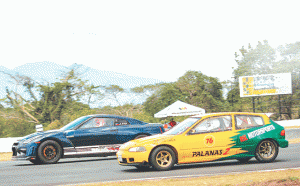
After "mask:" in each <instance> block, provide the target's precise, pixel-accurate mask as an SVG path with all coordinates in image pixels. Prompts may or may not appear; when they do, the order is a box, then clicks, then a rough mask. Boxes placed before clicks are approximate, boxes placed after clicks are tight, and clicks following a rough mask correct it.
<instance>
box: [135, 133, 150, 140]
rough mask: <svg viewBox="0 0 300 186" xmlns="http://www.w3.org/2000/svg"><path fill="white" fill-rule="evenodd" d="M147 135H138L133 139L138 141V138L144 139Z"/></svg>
mask: <svg viewBox="0 0 300 186" xmlns="http://www.w3.org/2000/svg"><path fill="white" fill-rule="evenodd" d="M147 136H148V135H146V134H140V135H137V136H136V137H135V138H134V139H140V138H144V137H147Z"/></svg>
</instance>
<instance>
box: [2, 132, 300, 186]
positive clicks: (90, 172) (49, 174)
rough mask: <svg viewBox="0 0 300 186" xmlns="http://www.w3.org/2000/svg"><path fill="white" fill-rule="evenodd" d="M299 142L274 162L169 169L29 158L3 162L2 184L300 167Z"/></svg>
mask: <svg viewBox="0 0 300 186" xmlns="http://www.w3.org/2000/svg"><path fill="white" fill-rule="evenodd" d="M286 133H287V139H293V138H295V137H296V138H299V136H300V129H287V130H286ZM299 154H300V144H291V145H290V146H289V147H288V148H285V149H280V150H279V155H278V157H277V159H276V160H275V162H273V163H258V162H257V161H256V160H255V158H252V159H251V160H250V161H249V163H239V162H238V161H236V160H230V161H221V162H209V163H199V164H194V165H180V166H176V167H174V168H173V169H172V170H170V171H164V172H159V171H154V170H148V171H142V172H139V171H138V170H137V169H135V167H123V166H119V165H118V162H117V160H116V159H115V157H105V158H76V159H62V160H60V161H59V162H58V163H57V164H52V165H33V164H31V163H30V162H27V161H17V162H15V161H7V162H0V185H67V184H79V183H93V182H105V181H118V180H129V179H144V178H159V177H182V176H209V175H215V174H229V173H233V172H247V171H259V170H271V169H283V168H299V167H300V156H299Z"/></svg>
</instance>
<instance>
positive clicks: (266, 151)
mask: <svg viewBox="0 0 300 186" xmlns="http://www.w3.org/2000/svg"><path fill="white" fill-rule="evenodd" d="M259 154H260V155H261V156H262V157H264V158H268V159H270V158H272V157H273V156H274V154H275V145H274V143H272V142H270V141H265V142H263V143H262V144H261V145H260V147H259Z"/></svg>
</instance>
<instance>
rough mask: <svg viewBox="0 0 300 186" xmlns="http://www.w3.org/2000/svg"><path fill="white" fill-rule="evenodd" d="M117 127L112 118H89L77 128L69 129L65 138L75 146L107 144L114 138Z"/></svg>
mask: <svg viewBox="0 0 300 186" xmlns="http://www.w3.org/2000/svg"><path fill="white" fill-rule="evenodd" d="M116 134H117V129H116V127H114V119H113V118H99V117H95V118H91V119H90V120H89V121H87V122H86V123H84V124H83V125H82V126H81V127H79V128H78V129H77V130H74V131H70V132H68V134H67V138H68V139H69V140H70V141H71V142H72V143H73V145H74V146H75V147H83V146H99V145H108V144H111V142H112V141H113V140H114V139H115V137H116Z"/></svg>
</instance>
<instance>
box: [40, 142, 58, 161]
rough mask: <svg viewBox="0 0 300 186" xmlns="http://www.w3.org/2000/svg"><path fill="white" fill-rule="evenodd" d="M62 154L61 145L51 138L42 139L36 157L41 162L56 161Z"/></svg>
mask: <svg viewBox="0 0 300 186" xmlns="http://www.w3.org/2000/svg"><path fill="white" fill-rule="evenodd" d="M61 156H62V148H61V146H60V145H59V144H58V143H57V142H56V141H53V140H47V141H44V142H43V143H42V144H41V145H40V147H39V148H38V158H39V160H40V161H41V162H42V163H45V164H51V163H56V162H58V160H59V159H60V158H61Z"/></svg>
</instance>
